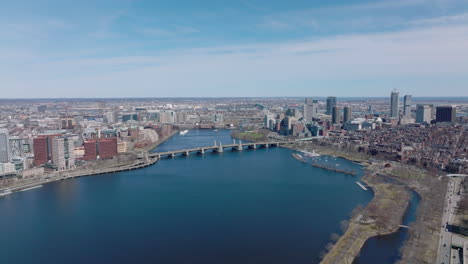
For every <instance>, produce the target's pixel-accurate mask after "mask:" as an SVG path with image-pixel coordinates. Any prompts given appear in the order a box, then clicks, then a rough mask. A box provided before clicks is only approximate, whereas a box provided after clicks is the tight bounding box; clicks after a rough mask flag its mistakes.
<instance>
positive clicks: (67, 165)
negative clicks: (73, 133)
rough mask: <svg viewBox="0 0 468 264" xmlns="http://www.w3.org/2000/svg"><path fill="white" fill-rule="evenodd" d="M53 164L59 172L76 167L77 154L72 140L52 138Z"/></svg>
mask: <svg viewBox="0 0 468 264" xmlns="http://www.w3.org/2000/svg"><path fill="white" fill-rule="evenodd" d="M52 163H53V164H54V166H55V168H56V169H57V170H59V171H60V170H66V169H72V168H74V167H75V152H74V146H73V140H72V139H71V138H69V137H54V138H52Z"/></svg>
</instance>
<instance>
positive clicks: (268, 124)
mask: <svg viewBox="0 0 468 264" xmlns="http://www.w3.org/2000/svg"><path fill="white" fill-rule="evenodd" d="M274 121H275V116H274V115H273V114H268V115H265V117H264V119H263V127H265V128H268V129H273V127H274V123H275V122H274Z"/></svg>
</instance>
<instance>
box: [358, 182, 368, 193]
mask: <svg viewBox="0 0 468 264" xmlns="http://www.w3.org/2000/svg"><path fill="white" fill-rule="evenodd" d="M356 184H357V185H358V186H359V187H361V188H362V189H363V190H364V191H367V188H366V186H364V185H362V183H360V182H356Z"/></svg>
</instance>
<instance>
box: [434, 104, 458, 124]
mask: <svg viewBox="0 0 468 264" xmlns="http://www.w3.org/2000/svg"><path fill="white" fill-rule="evenodd" d="M456 118H457V110H456V108H455V107H454V106H451V105H447V106H437V107H436V122H455V121H456Z"/></svg>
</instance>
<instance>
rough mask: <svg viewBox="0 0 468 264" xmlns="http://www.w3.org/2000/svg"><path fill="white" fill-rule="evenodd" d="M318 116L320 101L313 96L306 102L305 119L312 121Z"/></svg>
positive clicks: (308, 121)
mask: <svg viewBox="0 0 468 264" xmlns="http://www.w3.org/2000/svg"><path fill="white" fill-rule="evenodd" d="M317 117H318V101H317V100H313V99H312V98H306V99H305V104H304V120H305V121H306V122H307V123H312V120H313V119H314V118H317Z"/></svg>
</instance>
